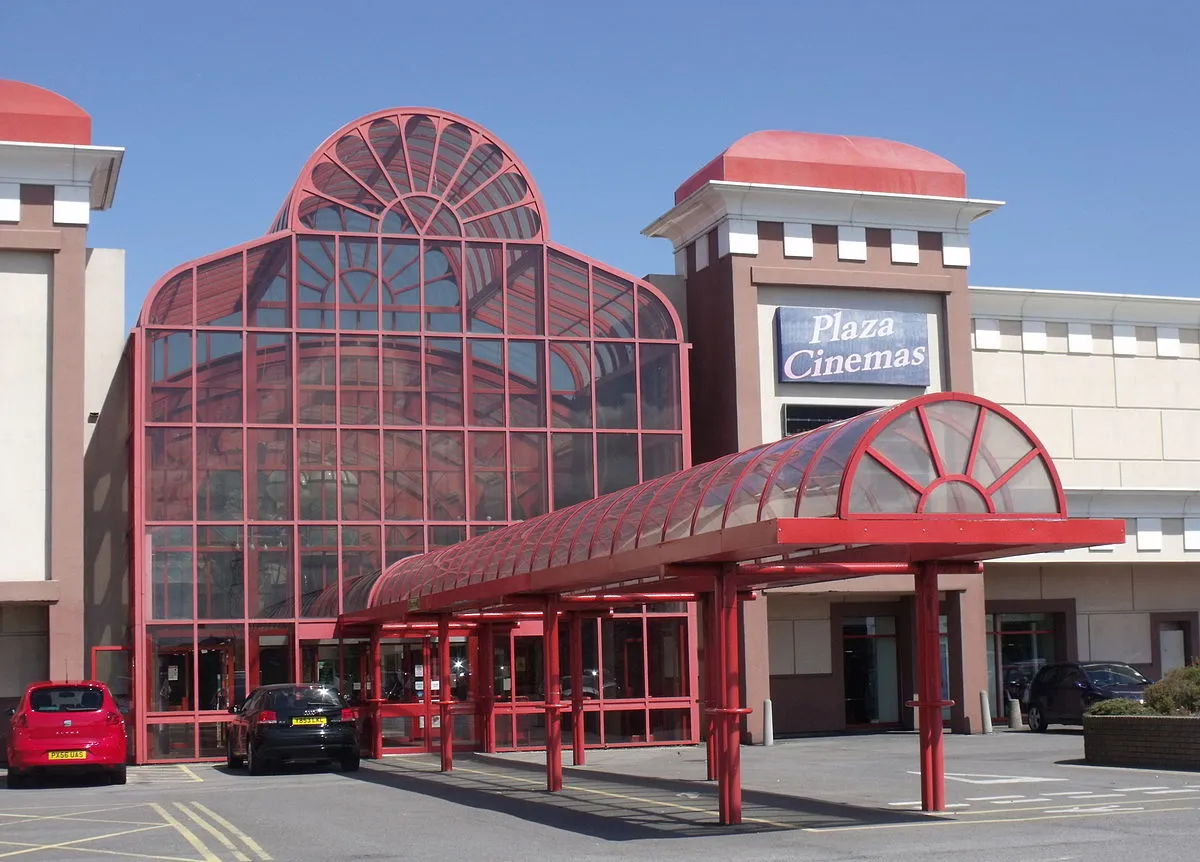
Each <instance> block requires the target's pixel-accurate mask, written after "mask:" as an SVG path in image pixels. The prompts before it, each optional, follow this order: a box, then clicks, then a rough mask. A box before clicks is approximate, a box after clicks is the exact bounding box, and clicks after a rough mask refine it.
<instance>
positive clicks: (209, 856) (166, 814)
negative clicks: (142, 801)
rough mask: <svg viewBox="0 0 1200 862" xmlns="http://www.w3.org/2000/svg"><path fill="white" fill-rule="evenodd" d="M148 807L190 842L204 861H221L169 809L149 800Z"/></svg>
mask: <svg viewBox="0 0 1200 862" xmlns="http://www.w3.org/2000/svg"><path fill="white" fill-rule="evenodd" d="M150 807H151V808H153V809H154V810H155V811H157V812H158V814H159V816H160V817H162V819H163V820H165V821H167V823H169V824H171V825H172V826H174V827H175V831H176V832H178V833H179V834H180V835H182V836H183V838H184V840H185V841H187V843H188V844H191V845H192V847H194V848H195V849H196V850H197V851H198V852H199V853H200V857H201V858H202V859H203V860H204V862H221V858H220V857H219V856H217V855H215V854H214V853H213V852H212V851H211V850H209V849H208V845H207V844H205V843H204V842H203V841H201V840H200V839H199V838H198V837H197V836H196V833H195V832H193V831H192V830H190V829H188V828H187V827H186V826H184V825H183V824H182V823H180V822H179V821H178V820H176V819H175V817H173V816H172V814H171V812H170V811H168V810H167V809H165V808H163V807H162V806H161V805H159V804H158V803H157V802H151V803H150Z"/></svg>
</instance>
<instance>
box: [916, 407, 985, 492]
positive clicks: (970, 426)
mask: <svg viewBox="0 0 1200 862" xmlns="http://www.w3.org/2000/svg"><path fill="white" fill-rule="evenodd" d="M924 410H925V416H926V417H927V419H928V422H929V430H930V431H931V432H932V433H933V439H934V442H935V443H936V444H937V450H938V455H939V456H940V457H941V462H942V471H943V474H944V475H946V476H961V475H963V474H964V473H966V471H967V459H968V458H969V457H970V455H971V443H972V441H973V440H974V439H975V424H976V423H977V422H978V421H979V405H978V404H968V403H966V402H963V401H940V402H938V403H936V404H930V405H928V406H927V407H925V408H924Z"/></svg>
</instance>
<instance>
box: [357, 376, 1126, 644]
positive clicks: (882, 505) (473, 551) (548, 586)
mask: <svg viewBox="0 0 1200 862" xmlns="http://www.w3.org/2000/svg"><path fill="white" fill-rule="evenodd" d="M1123 535H1124V524H1123V522H1120V521H1070V520H1068V518H1067V511H1066V500H1065V496H1064V494H1063V489H1062V485H1061V483H1060V482H1059V479H1058V474H1057V471H1056V470H1055V468H1054V464H1053V462H1052V461H1051V459H1050V456H1049V454H1048V452H1047V451H1046V449H1045V448H1044V447H1043V446H1042V444H1041V443H1040V442H1039V441H1038V440H1037V439H1036V438H1035V437H1034V435H1033V434H1032V432H1031V431H1030V430H1029V429H1028V428H1027V427H1026V426H1025V425H1024V424H1023V423H1022V422H1021V421H1020V420H1019V419H1018V418H1017V417H1016V416H1014V415H1013V414H1012V413H1011V412H1009V411H1008V410H1006V409H1005V408H1003V407H1001V406H999V405H997V404H993V403H991V402H989V401H987V400H985V399H983V398H979V397H976V396H973V395H966V394H962V393H952V392H946V393H933V394H929V395H924V396H921V397H919V398H915V399H912V400H910V401H906V402H904V403H902V404H898V405H896V406H894V407H889V408H880V409H878V410H873V411H870V412H868V413H864V414H862V415H860V416H857V417H854V418H852V419H848V420H845V421H842V422H835V423H831V424H829V425H825V426H822V427H821V428H818V429H816V430H814V431H811V432H808V433H807V434H801V435H797V436H794V437H787V438H784V439H782V440H779V441H777V442H775V443H770V444H767V445H763V446H758V447H756V448H754V449H749V450H747V451H745V452H739V453H736V454H733V455H729V456H726V457H724V458H721V459H718V460H716V461H712V462H710V463H707V464H703V465H700V466H697V467H693V468H690V469H687V470H683V471H681V472H678V473H674V474H672V475H669V476H665V477H663V478H661V479H656V480H654V481H652V482H647V483H644V484H642V485H637V486H634V487H631V488H628V489H626V490H624V491H619V492H616V493H613V494H608V495H605V496H603V497H598V498H596V499H594V500H589V501H587V502H584V503H580V504H578V505H575V506H571V507H569V508H565V509H561V510H558V511H555V512H551V513H550V514H547V515H543V516H541V517H538V518H532V519H530V520H528V521H525V522H523V523H521V524H516V525H513V526H511V527H505V528H503V529H500V530H496V531H495V532H492V533H488V534H486V535H483V536H479V537H476V538H474V539H471V540H469V541H467V542H463V543H461V544H458V545H455V546H453V547H449V548H444V549H441V550H438V551H435V552H432V553H428V554H424V555H421V556H415V557H409V558H407V559H404V560H401V561H399V562H397V563H395V564H393V565H392V566H391V567H389V568H388V569H386V570H384V571H382V572H380V573H377V574H376V575H373V576H369V577H366V578H363V579H361V580H360V581H359V582H357V583H356V584H354V585H353V586H352V587H351V588H350V589H349V590H348V591H347V594H346V596H345V606H344V608H343V618H344V619H346V620H347V621H357V620H364V621H365V620H376V621H379V620H383V619H397V618H402V617H404V616H406V615H408V614H411V613H418V614H419V613H435V612H448V611H455V610H467V609H471V608H487V607H502V606H505V605H513V604H517V603H520V602H521V601H522V600H527V599H528V598H530V597H532V596H537V595H545V594H558V595H562V594H570V593H576V592H589V591H595V590H611V589H616V588H626V589H628V588H629V587H630V585H634V584H636V585H638V588H639V589H645V588H647V587H650V588H655V589H659V588H671V586H672V584H673V583H674V584H680V583H683V582H685V581H686V579H687V578H688V577H689V574H688V570H687V566H689V565H695V564H698V563H743V562H747V561H764V560H771V561H775V562H779V561H784V562H789V561H790V562H797V563H799V562H803V563H804V564H806V565H810V564H813V563H826V562H867V563H893V564H894V563H897V562H921V561H978V560H983V559H990V558H995V557H1000V556H1012V555H1016V554H1025V553H1034V552H1039V551H1049V550H1060V549H1065V548H1068V547H1081V546H1087V545H1093V544H1106V543H1111V542H1119V541H1121V540H1122V537H1123ZM776 568H780V567H776ZM782 568H784V569H786V566H784V567H782ZM759 570H760V571H761V570H762V567H759ZM785 577H786V572H782V573H776V575H773V576H770V577H768V576H767V575H761V576H760V577H759V580H758V582H756V583H750V582H747V583H746V584H745V586H754V585H761V584H762V583H766V582H767V581H770V580H780V579H784V578H785ZM824 579H828V578H824ZM789 580H790V581H791V582H798V581H799V580H801V578H799V577H792V578H790V579H789Z"/></svg>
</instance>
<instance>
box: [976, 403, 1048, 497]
mask: <svg viewBox="0 0 1200 862" xmlns="http://www.w3.org/2000/svg"><path fill="white" fill-rule="evenodd" d="M979 421H981V422H982V423H983V432H982V434H981V436H980V440H979V451H978V452H976V453H975V464H974V466H973V467H972V469H971V477H972V478H973V479H975V480H976V481H978V482H979V484H981V485H983V486H984V487H985V488H986V487H988V486H989V485H991V484H992V483H993V482H995V481H996V480H997V479H999V478H1000V477H1001V476H1003V475H1004V474H1005V473H1006V472H1007V471H1008V469H1009V468H1010V467H1012V466H1013V465H1014V464H1016V463H1017V462H1018V461H1020V460H1021V459H1022V458H1023V457H1025V455H1026V454H1028V453H1029V450H1030V449H1032V448H1033V443H1032V442H1030V440H1029V438H1028V437H1027V436H1025V432H1024V431H1022V430H1021V429H1019V428H1018V427H1017V426H1016V425H1013V424H1012V423H1011V422H1009V421H1008V420H1007V419H1005V418H1004V417H1003V416H1001V415H1000V414H998V413H993V412H991V411H984V413H983V415H982V416H981V417H980V420H979Z"/></svg>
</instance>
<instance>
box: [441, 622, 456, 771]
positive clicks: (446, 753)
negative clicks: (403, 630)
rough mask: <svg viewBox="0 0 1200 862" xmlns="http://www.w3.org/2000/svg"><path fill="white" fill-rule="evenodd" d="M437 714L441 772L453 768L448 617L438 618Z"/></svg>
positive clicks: (452, 720)
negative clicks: (439, 734) (439, 726)
mask: <svg viewBox="0 0 1200 862" xmlns="http://www.w3.org/2000/svg"><path fill="white" fill-rule="evenodd" d="M437 703H438V716H439V721H440V722H441V728H440V732H441V739H442V772H450V771H451V770H452V769H454V718H453V716H452V715H451V714H450V703H451V701H450V617H449V615H447V614H442V615H441V616H440V617H439V618H438V700H437Z"/></svg>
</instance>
